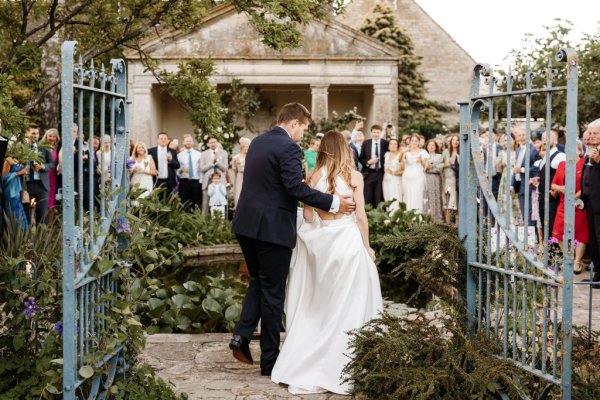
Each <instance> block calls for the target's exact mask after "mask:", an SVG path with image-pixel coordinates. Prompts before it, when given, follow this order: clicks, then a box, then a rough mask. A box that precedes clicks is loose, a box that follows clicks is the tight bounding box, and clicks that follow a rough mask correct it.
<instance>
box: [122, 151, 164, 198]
mask: <svg viewBox="0 0 600 400" xmlns="http://www.w3.org/2000/svg"><path fill="white" fill-rule="evenodd" d="M131 159H132V160H133V161H135V164H130V165H131V168H130V171H131V175H130V176H131V180H130V181H129V185H130V186H131V188H132V189H133V190H136V189H144V191H143V192H141V193H140V195H139V196H138V197H140V198H142V197H147V196H149V195H150V193H151V192H152V188H153V187H154V182H153V181H152V177H153V176H156V174H157V173H158V172H157V170H156V165H154V160H153V159H152V156H151V155H149V154H148V148H147V147H146V144H145V143H144V142H137V143H136V144H135V146H134V147H133V152H132V153H131Z"/></svg>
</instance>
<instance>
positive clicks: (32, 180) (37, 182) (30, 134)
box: [25, 126, 54, 224]
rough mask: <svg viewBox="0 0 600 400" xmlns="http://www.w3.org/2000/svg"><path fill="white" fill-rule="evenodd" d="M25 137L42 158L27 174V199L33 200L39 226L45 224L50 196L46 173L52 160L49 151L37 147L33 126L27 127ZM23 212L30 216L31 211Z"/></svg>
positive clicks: (36, 135) (50, 166)
mask: <svg viewBox="0 0 600 400" xmlns="http://www.w3.org/2000/svg"><path fill="white" fill-rule="evenodd" d="M25 137H26V138H27V139H28V140H29V144H30V145H31V148H32V149H35V150H37V152H38V153H39V154H40V156H41V158H42V163H41V164H40V163H37V162H34V163H32V164H31V167H30V168H29V173H28V174H27V191H28V192H29V198H30V199H31V200H32V201H33V200H35V203H34V207H35V221H36V223H38V224H39V223H40V222H46V214H47V213H48V196H49V195H50V180H49V178H48V171H50V170H51V169H52V168H54V160H52V154H51V153H50V151H49V150H47V149H42V148H39V147H38V141H39V140H40V129H39V128H37V127H34V126H30V127H28V128H27V131H26V132H25ZM26 208H28V207H26ZM25 212H26V214H27V216H30V215H31V214H30V213H31V209H26V210H25ZM30 222H32V221H30Z"/></svg>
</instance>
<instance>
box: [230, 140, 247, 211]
mask: <svg viewBox="0 0 600 400" xmlns="http://www.w3.org/2000/svg"><path fill="white" fill-rule="evenodd" d="M249 147H250V139H248V138H245V137H243V138H240V152H239V154H237V155H235V156H234V157H233V159H232V160H231V164H232V167H233V173H234V175H233V207H235V206H237V202H238V199H239V198H240V193H241V192H242V183H243V182H244V165H245V164H246V154H248V148H249Z"/></svg>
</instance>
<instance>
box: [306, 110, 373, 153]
mask: <svg viewBox="0 0 600 400" xmlns="http://www.w3.org/2000/svg"><path fill="white" fill-rule="evenodd" d="M332 114H333V118H331V119H327V118H323V119H321V121H318V122H316V121H313V120H311V121H310V123H309V125H308V132H307V133H306V134H305V135H304V137H303V138H302V143H301V144H300V147H302V148H303V149H307V148H308V146H309V145H310V139H312V138H313V137H315V135H316V134H317V133H319V132H320V133H326V132H328V131H332V130H333V131H338V132H341V131H343V130H346V129H348V128H349V126H350V124H351V123H352V122H355V121H364V120H365V119H366V118H365V117H363V116H362V115H360V114H359V113H358V111H357V110H356V107H354V108H353V109H352V110H349V111H346V112H345V113H343V114H338V113H337V111H335V110H334V111H332Z"/></svg>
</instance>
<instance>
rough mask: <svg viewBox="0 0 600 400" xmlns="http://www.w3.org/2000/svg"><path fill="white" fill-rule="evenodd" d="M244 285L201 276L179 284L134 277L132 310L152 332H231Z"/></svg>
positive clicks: (149, 331) (240, 305) (239, 307)
mask: <svg viewBox="0 0 600 400" xmlns="http://www.w3.org/2000/svg"><path fill="white" fill-rule="evenodd" d="M245 293H246V286H245V285H243V284H241V283H239V282H236V281H233V280H230V279H221V278H216V277H210V276H204V277H202V278H201V279H196V280H193V281H192V280H190V281H186V282H184V283H183V284H179V282H176V281H171V280H168V279H164V278H162V277H161V279H155V278H146V277H143V278H138V279H136V280H135V281H134V284H133V289H132V291H131V296H132V298H133V299H134V300H137V301H136V304H135V305H134V307H133V311H134V313H135V314H136V315H137V317H138V318H139V320H140V322H142V324H143V325H144V326H145V327H146V331H147V333H148V334H153V333H159V332H160V333H171V332H185V333H205V332H232V331H233V327H234V325H235V323H236V322H237V321H238V320H239V318H240V314H241V312H242V301H243V300H244V294H245Z"/></svg>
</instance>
